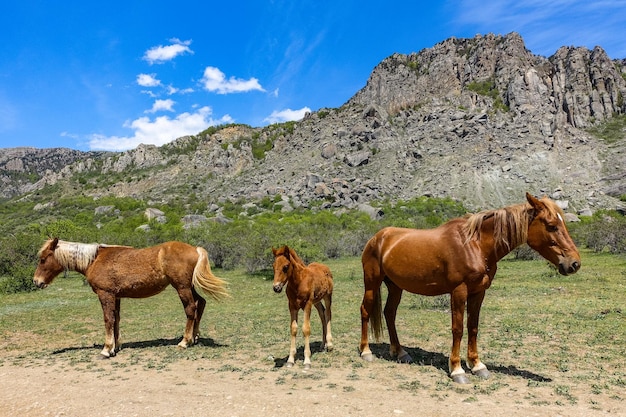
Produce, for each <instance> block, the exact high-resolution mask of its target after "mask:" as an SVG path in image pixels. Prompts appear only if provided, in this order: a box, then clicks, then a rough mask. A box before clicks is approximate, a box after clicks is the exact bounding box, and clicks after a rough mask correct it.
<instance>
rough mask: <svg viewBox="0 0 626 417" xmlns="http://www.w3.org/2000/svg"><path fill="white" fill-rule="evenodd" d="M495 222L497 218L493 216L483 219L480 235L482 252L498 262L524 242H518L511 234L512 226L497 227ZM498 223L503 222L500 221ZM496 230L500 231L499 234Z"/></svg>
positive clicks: (516, 237)
mask: <svg viewBox="0 0 626 417" xmlns="http://www.w3.org/2000/svg"><path fill="white" fill-rule="evenodd" d="M496 221H498V218H497V216H495V215H494V216H490V217H489V218H487V219H485V220H484V221H483V224H482V227H481V232H480V234H481V247H482V248H483V251H484V252H486V253H488V254H489V255H490V257H492V258H494V259H495V260H496V261H499V260H500V259H502V258H504V257H505V256H506V255H508V254H509V253H510V252H511V251H513V250H514V249H515V248H517V247H518V246H521V245H522V244H523V243H524V242H523V241H519V239H518V236H517V235H516V234H515V233H511V229H512V228H513V227H512V225H510V224H506V225H504V226H502V225H497V224H496ZM499 221H503V220H502V219H500V220H499ZM498 228H500V229H501V233H497V232H496V231H497V230H498ZM513 229H514V228H513Z"/></svg>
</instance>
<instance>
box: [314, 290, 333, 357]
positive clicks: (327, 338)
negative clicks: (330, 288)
mask: <svg viewBox="0 0 626 417" xmlns="http://www.w3.org/2000/svg"><path fill="white" fill-rule="evenodd" d="M324 303H325V304H326V307H324V304H322V302H321V301H320V302H319V303H317V304H315V307H316V308H317V312H318V313H319V316H320V320H321V321H322V349H324V348H326V350H327V351H329V352H330V351H331V350H333V335H332V333H331V332H330V321H331V319H332V312H331V306H332V303H333V296H332V294H328V295H327V296H326V297H324Z"/></svg>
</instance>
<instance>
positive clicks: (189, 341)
mask: <svg viewBox="0 0 626 417" xmlns="http://www.w3.org/2000/svg"><path fill="white" fill-rule="evenodd" d="M177 290H178V296H179V297H180V301H182V303H183V307H184V308H185V315H186V316H187V324H186V325H185V334H184V335H183V340H181V341H180V343H178V346H180V347H182V348H186V347H187V346H191V345H193V342H194V326H195V322H196V302H195V301H194V299H193V294H192V293H191V290H190V289H178V288H177Z"/></svg>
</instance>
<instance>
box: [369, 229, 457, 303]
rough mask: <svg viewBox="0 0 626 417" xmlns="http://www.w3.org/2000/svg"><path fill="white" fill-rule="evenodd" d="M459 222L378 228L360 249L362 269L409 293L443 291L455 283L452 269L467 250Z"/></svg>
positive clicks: (430, 293) (446, 290)
mask: <svg viewBox="0 0 626 417" xmlns="http://www.w3.org/2000/svg"><path fill="white" fill-rule="evenodd" d="M461 224H462V221H451V222H448V223H446V224H444V225H441V226H439V227H436V228H434V229H408V228H400V227H387V228H385V229H382V230H380V231H379V232H378V233H377V234H376V235H374V236H373V237H372V239H370V241H369V242H368V243H367V245H366V247H365V249H364V251H363V255H362V262H363V268H364V272H365V273H366V275H367V274H370V275H375V276H377V278H376V279H379V280H382V279H383V278H384V277H388V278H389V279H391V280H392V281H393V282H395V283H396V284H397V285H398V286H400V287H401V288H403V289H406V290H408V291H410V292H414V293H419V294H427V295H435V294H443V293H446V292H448V291H449V290H450V289H451V288H452V287H453V286H454V285H456V283H455V281H456V280H457V275H458V274H456V270H457V269H459V267H458V265H459V262H461V263H462V262H463V259H464V257H465V255H464V253H465V252H466V251H468V250H469V248H468V247H466V246H465V242H464V240H463V238H462V233H461V231H460V225H461ZM461 268H463V267H462V266H461Z"/></svg>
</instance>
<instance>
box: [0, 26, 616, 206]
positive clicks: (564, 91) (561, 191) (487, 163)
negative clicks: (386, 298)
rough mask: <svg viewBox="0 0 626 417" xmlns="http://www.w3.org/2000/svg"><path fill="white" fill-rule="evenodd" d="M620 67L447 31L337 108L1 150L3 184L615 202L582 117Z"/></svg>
mask: <svg viewBox="0 0 626 417" xmlns="http://www.w3.org/2000/svg"><path fill="white" fill-rule="evenodd" d="M625 74H626V60H611V59H610V58H609V57H608V56H607V55H606V53H605V52H604V51H603V50H602V48H600V47H596V48H594V49H593V50H588V49H586V48H576V47H562V48H560V49H559V50H558V51H556V53H555V54H554V55H552V56H551V57H548V58H546V57H542V56H537V55H534V54H533V53H532V52H531V51H529V50H527V49H526V47H525V45H524V42H523V39H522V38H521V37H520V36H519V35H518V34H516V33H511V34H508V35H506V36H500V35H493V34H489V35H484V36H482V35H478V36H476V37H474V38H469V39H457V38H451V39H447V40H445V41H443V42H440V43H438V44H437V45H434V46H433V47H432V48H427V49H424V50H422V51H420V52H417V53H412V54H409V55H402V54H393V55H391V56H390V57H388V58H386V59H384V60H383V61H382V62H381V63H380V64H378V65H377V66H376V67H375V68H374V70H373V71H372V74H371V76H370V78H369V80H368V81H367V84H366V85H365V86H364V87H363V88H362V89H361V90H360V91H358V92H357V93H356V94H355V95H354V97H352V98H351V99H350V100H349V101H348V102H347V103H346V104H344V105H343V106H342V107H340V108H338V109H320V110H319V111H317V112H313V113H310V114H309V115H307V116H306V117H305V118H304V119H303V120H302V121H300V122H297V123H287V124H282V125H272V126H267V127H264V128H257V129H254V128H251V127H247V126H240V125H233V126H228V127H226V128H223V129H215V130H214V131H210V132H208V133H205V134H200V135H198V136H188V137H183V138H180V139H178V140H176V141H174V142H173V143H171V144H168V145H165V146H162V147H155V146H150V145H142V146H139V147H138V148H136V149H133V150H130V151H127V152H122V153H82V152H78V151H69V150H58V151H56V152H59V154H55V151H53V150H33V149H30V150H25V149H24V148H19V149H21V151H18V150H8V151H7V152H5V153H3V154H2V156H0V181H2V183H1V185H0V190H1V193H2V196H3V197H5V198H8V197H11V196H16V195H22V194H27V193H29V192H31V191H33V190H37V189H40V188H42V187H44V186H45V185H48V184H58V185H59V186H63V187H65V191H66V192H81V193H86V194H89V195H93V196H94V197H99V196H103V195H109V194H112V195H117V196H134V197H137V198H145V199H151V200H153V201H160V200H161V201H167V200H168V199H170V198H173V197H174V196H176V195H181V196H182V197H184V195H185V194H186V193H193V194H194V196H196V197H201V198H204V199H206V200H207V201H208V202H212V203H217V204H218V205H219V204H221V203H223V202H224V201H226V200H250V201H256V200H260V199H263V198H265V197H271V198H273V199H274V197H276V196H280V197H281V198H280V199H278V200H279V203H276V204H277V207H278V209H280V210H283V209H284V210H291V209H294V208H297V207H300V206H309V205H311V204H315V205H320V202H321V207H322V208H340V207H350V208H358V207H364V205H367V204H369V203H370V202H372V201H374V200H377V199H381V198H389V199H408V198H411V197H414V196H417V195H430V196H437V197H446V196H448V197H452V198H455V199H459V200H462V201H463V202H464V203H465V204H466V205H467V206H468V207H469V208H477V209H478V208H484V207H497V206H501V205H505V204H510V203H514V202H519V201H520V200H522V199H523V196H524V192H525V191H530V192H533V193H536V194H543V193H546V194H549V195H551V196H553V197H555V198H557V199H558V200H560V201H561V203H562V204H563V205H565V206H566V207H568V210H570V211H572V212H576V211H580V210H583V209H592V210H593V209H595V208H599V207H607V208H614V207H615V205H616V200H615V198H614V197H619V196H620V195H623V194H625V193H626V172H625V171H624V167H625V166H626V156H625V155H626V152H624V151H625V150H626V144H625V143H626V138H625V137H622V139H621V140H617V141H614V142H612V143H608V142H605V141H603V140H600V139H598V138H596V137H594V136H592V135H591V134H589V133H588V132H587V131H586V130H585V129H587V128H589V127H592V126H597V125H598V124H599V123H601V122H603V121H606V120H610V119H612V118H615V117H623V116H622V115H624V113H626V105H625V104H624V96H625V95H626V75H625ZM625 136H626V133H625ZM267 143H270V144H271V145H272V146H271V149H269V150H267V149H264V150H262V151H259V145H265V144H267ZM3 151H5V150H3ZM20 152H21V153H20ZM20 155H21V156H20ZM50 161H56V162H55V163H52V164H51V163H50ZM29 164H31V165H32V167H31V168H27V167H29V166H31V165H29ZM18 172H19V173H23V174H19V175H17V174H15V173H18ZM86 173H91V175H90V176H87V175H85V174H86ZM27 174H29V175H27ZM95 174H99V175H101V177H100V178H99V180H97V179H94V175H95ZM16 175H17V176H16ZM16 178H17V179H16ZM84 185H89V187H84ZM278 200H277V201H278Z"/></svg>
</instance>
